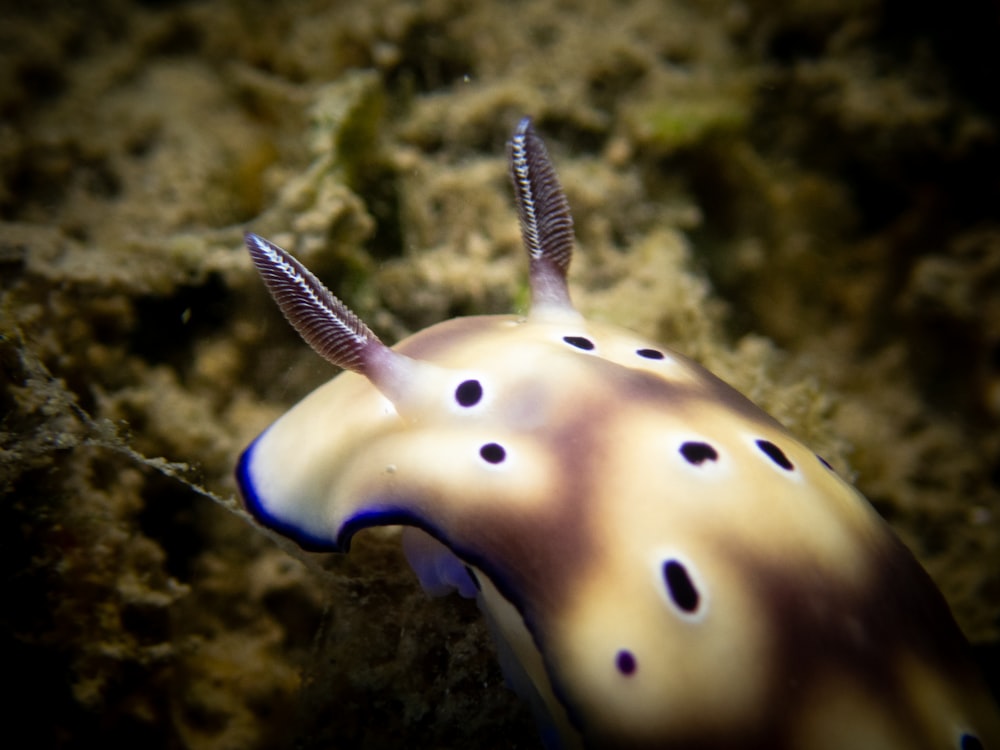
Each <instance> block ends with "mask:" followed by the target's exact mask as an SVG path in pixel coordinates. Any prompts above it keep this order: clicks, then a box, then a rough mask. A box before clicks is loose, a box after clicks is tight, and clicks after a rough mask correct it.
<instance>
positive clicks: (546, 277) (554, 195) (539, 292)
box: [507, 117, 573, 310]
mask: <svg viewBox="0 0 1000 750" xmlns="http://www.w3.org/2000/svg"><path fill="white" fill-rule="evenodd" d="M507 155H508V157H509V158H510V176H511V180H512V181H513V183H514V196H515V198H516V199H517V214H518V217H519V218H520V220H521V237H522V238H523V239H524V246H525V249H527V251H528V256H529V257H530V259H531V270H530V274H531V297H532V305H533V309H535V308H537V307H556V308H563V309H570V310H571V309H572V308H573V305H572V303H571V302H570V299H569V289H568V287H567V285H566V273H567V271H568V270H569V262H570V259H571V258H572V255H573V217H572V215H571V214H570V211H569V202H568V201H567V200H566V194H565V193H563V189H562V185H560V184H559V178H558V177H556V171H555V168H554V167H553V166H552V161H551V160H550V159H549V154H548V151H546V150H545V144H544V143H543V142H542V139H541V138H539V137H538V136H537V135H535V131H534V129H533V128H532V127H531V119H530V118H528V117H525V118H524V119H522V120H521V122H519V123H518V125H517V129H516V130H515V131H514V137H513V138H511V140H510V143H509V144H508V147H507Z"/></svg>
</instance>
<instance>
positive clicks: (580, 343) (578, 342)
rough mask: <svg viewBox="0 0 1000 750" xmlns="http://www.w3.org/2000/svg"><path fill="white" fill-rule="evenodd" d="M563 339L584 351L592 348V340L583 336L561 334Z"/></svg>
mask: <svg viewBox="0 0 1000 750" xmlns="http://www.w3.org/2000/svg"><path fill="white" fill-rule="evenodd" d="M563 341H565V342H566V343H567V344H569V345H570V346H575V347H576V348H577V349H583V350H584V351H585V352H589V351H590V350H591V349H593V348H594V342H593V341H591V340H590V339H587V338H584V337H583V336H563Z"/></svg>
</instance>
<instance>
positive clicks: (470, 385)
mask: <svg viewBox="0 0 1000 750" xmlns="http://www.w3.org/2000/svg"><path fill="white" fill-rule="evenodd" d="M482 397H483V386H482V385H481V384H480V383H479V381H478V380H465V381H462V382H461V383H459V385H458V388H456V389H455V400H456V401H457V402H458V405H459V406H475V405H476V404H478V403H479V400H480V399H481V398H482Z"/></svg>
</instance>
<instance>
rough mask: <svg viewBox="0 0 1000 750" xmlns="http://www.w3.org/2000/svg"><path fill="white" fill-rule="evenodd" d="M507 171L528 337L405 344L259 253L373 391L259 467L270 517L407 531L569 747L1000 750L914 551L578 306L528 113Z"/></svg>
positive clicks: (683, 364)
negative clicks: (467, 601) (475, 608)
mask: <svg viewBox="0 0 1000 750" xmlns="http://www.w3.org/2000/svg"><path fill="white" fill-rule="evenodd" d="M508 151H509V159H510V167H511V176H512V180H513V184H514V191H515V195H516V202H517V209H518V213H519V217H520V223H521V230H522V236H523V240H524V244H525V247H526V249H527V254H528V259H529V265H530V287H531V309H530V312H529V313H528V314H527V315H526V316H524V317H520V316H514V315H490V316H478V317H466V318H457V319H454V320H449V321H446V322H443V323H439V324H436V325H433V326H431V327H429V328H427V329H425V330H423V331H420V332H419V333H416V334H414V335H413V336H410V337H409V338H407V339H405V340H404V341H401V342H400V343H398V344H397V345H396V346H394V347H392V348H390V347H388V346H386V345H384V344H383V343H382V342H381V341H380V340H379V339H378V338H377V337H376V336H375V334H373V333H372V332H371V331H370V330H369V329H368V327H367V326H366V325H365V324H364V323H363V322H362V321H361V320H360V319H359V318H358V317H357V316H356V315H355V314H354V313H352V312H351V311H350V310H349V309H348V308H347V307H346V306H345V305H344V304H343V303H342V302H341V301H340V300H338V299H337V298H336V297H334V296H333V294H331V293H330V292H329V291H328V290H327V289H326V287H324V286H323V285H322V284H321V283H320V282H319V281H318V280H317V279H316V277H315V276H313V275H312V274H311V273H310V272H309V271H308V270H307V269H306V268H305V267H304V266H302V265H301V264H300V263H299V262H298V261H297V260H296V259H295V258H294V257H292V256H291V255H290V254H289V253H287V252H285V251H284V250H282V249H281V248H279V247H277V246H275V245H273V244H272V243H270V242H268V241H267V240H265V239H262V238H261V237H258V236H256V235H254V234H247V235H246V245H247V248H248V249H249V251H250V255H251V256H252V258H253V262H254V264H255V266H256V268H257V270H258V271H259V272H260V275H261V276H262V277H263V280H264V282H265V284H266V285H267V288H268V289H269V290H270V292H271V294H272V295H273V297H274V299H275V301H276V302H277V303H278V306H279V307H280V308H281V310H282V312H283V313H284V314H285V316H286V317H287V318H288V320H289V321H290V322H291V324H292V325H293V326H294V327H295V328H296V330H298V332H299V333H300V334H301V335H302V337H303V338H304V339H305V340H306V341H307V342H308V343H309V345H310V346H312V347H313V349H315V350H316V351H317V352H318V353H319V354H320V355H321V356H323V357H325V358H326V359H327V360H329V361H330V362H332V363H333V364H334V365H336V366H338V367H341V368H344V369H345V370H346V371H347V372H343V373H341V374H339V375H337V376H336V377H334V378H333V379H332V380H331V381H330V382H328V383H327V384H325V385H323V386H321V387H320V388H318V389H317V390H316V391H314V392H313V393H312V394H310V395H309V396H307V397H306V398H305V399H304V400H303V401H301V402H300V403H299V404H298V405H296V406H295V407H293V408H292V409H291V411H289V412H288V413H286V414H285V415H284V416H282V417H281V418H280V419H278V421H277V422H275V423H274V424H273V425H271V426H270V427H269V428H268V429H267V430H265V431H264V432H263V433H262V434H261V435H260V436H259V437H258V438H257V439H256V440H255V441H254V442H253V443H252V444H251V445H250V446H249V447H248V448H247V449H246V451H245V452H244V453H243V455H242V457H241V459H240V461H239V466H238V469H237V478H238V482H239V486H240V490H241V492H242V495H243V498H244V501H245V504H246V507H247V508H248V510H249V512H250V513H251V514H252V515H253V516H254V517H255V518H256V519H257V521H259V522H260V523H261V524H263V525H264V526H266V527H268V528H270V529H272V530H274V531H276V532H278V533H280V534H282V535H285V536H287V537H289V538H291V539H292V540H294V541H295V542H297V543H298V544H299V545H300V546H301V547H303V548H305V549H308V550H333V551H341V552H347V551H348V548H349V546H350V543H351V537H352V536H353V535H354V534H355V533H356V532H357V531H358V530H360V529H363V528H366V527H371V526H379V525H397V524H400V525H403V526H404V527H406V528H405V529H404V533H403V546H404V552H405V554H406V556H407V559H408V560H409V562H410V564H411V566H412V567H413V569H414V570H415V572H416V573H417V575H418V577H419V578H420V580H421V583H422V584H423V585H424V587H425V588H426V589H427V590H428V591H430V592H431V593H435V594H441V593H447V592H451V591H457V592H458V593H460V594H462V595H464V596H468V597H475V598H476V599H477V600H478V602H479V605H480V608H481V610H482V612H483V613H484V616H485V618H486V620H487V622H488V624H489V626H490V629H491V631H492V633H493V635H494V637H495V640H496V642H497V648H498V652H499V654H500V658H501V663H502V665H503V667H504V671H505V674H506V677H507V680H508V682H509V683H510V684H511V686H512V687H513V688H514V689H515V690H517V691H518V693H520V694H521V695H522V696H523V697H525V698H526V699H527V700H528V701H529V703H530V705H531V708H532V710H533V711H534V713H535V715H536V717H537V719H538V721H539V724H540V727H541V731H542V736H543V739H544V741H545V742H546V744H547V745H548V746H550V747H565V748H574V747H594V748H603V747H607V748H629V747H642V748H654V747H656V748H672V749H680V748H686V749H693V748H699V749H707V748H770V749H776V748H787V749H791V748H799V749H802V750H823V749H827V748H829V749H830V750H843V749H844V748H927V749H928V750H931V749H932V748H933V749H935V750H946V749H947V750H974V749H976V748H993V749H994V750H1000V718H998V714H997V710H996V704H995V703H994V701H993V698H992V697H991V695H990V693H989V690H988V689H987V687H986V686H985V683H984V682H983V680H982V678H981V677H980V676H979V675H978V674H977V668H976V666H975V665H974V664H973V662H972V660H971V657H970V656H969V649H968V646H967V644H966V642H965V640H964V638H963V636H962V634H961V632H960V631H959V629H958V627H957V625H956V623H955V621H954V619H953V617H952V615H951V613H950V611H949V609H948V606H947V605H946V603H945V601H944V599H943V597H942V596H941V594H940V593H939V592H938V590H937V589H936V588H935V586H934V584H933V583H932V582H931V580H930V578H929V576H928V575H927V574H926V573H925V572H924V570H923V569H922V568H921V566H920V565H919V563H918V562H917V561H916V559H915V558H914V557H913V555H912V554H911V553H910V552H909V551H908V550H907V549H906V548H905V547H904V546H903V544H902V543H901V542H900V541H899V540H898V539H897V538H896V536H895V535H894V534H893V533H892V532H891V531H890V530H889V528H888V526H887V525H886V524H885V523H884V522H883V520H882V519H881V518H880V517H879V516H878V515H877V513H876V512H875V511H874V510H873V509H872V507H871V506H870V505H869V504H868V502H867V501H866V500H865V499H864V498H863V497H862V496H861V495H860V494H859V493H858V492H857V491H856V490H855V489H853V488H852V487H851V486H850V485H849V484H848V483H846V482H845V481H843V480H842V479H840V478H839V477H838V476H837V474H836V473H834V471H833V470H832V469H831V467H830V466H829V465H828V464H827V463H826V462H824V461H823V459H821V458H819V457H818V456H817V455H815V454H814V453H813V452H812V451H810V450H809V449H808V448H807V447H806V446H805V445H803V444H802V443H800V442H799V441H798V440H796V439H795V438H794V437H792V436H791V435H790V434H789V433H788V432H787V431H786V430H785V429H784V428H783V427H782V426H781V425H780V424H779V423H778V422H776V421H775V420H774V419H773V418H771V417H770V416H768V415H767V414H765V413H764V412H763V411H761V410H760V409H759V408H757V407H756V406H755V405H754V404H753V403H751V402H750V401H749V400H747V399H746V398H745V397H744V396H742V395H741V394H740V393H738V392H737V391H736V390H734V389H733V388H731V387H730V386H728V385H726V384H725V383H724V382H722V381H721V380H719V379H718V378H716V377H715V376H714V375H712V374H711V373H710V372H708V371H707V370H705V369H704V368H702V367H701V366H699V365H698V364H696V363H695V362H693V361H691V360H690V359H687V358H686V357H684V356H682V355H681V354H679V353H677V352H674V351H672V350H670V349H668V348H666V347H664V346H660V345H658V344H656V343H653V342H650V341H646V340H643V339H642V338H641V337H639V336H638V335H636V334H633V333H630V332H629V331H627V330H623V329H620V328H617V327H613V326H610V325H606V324H603V323H598V322H594V321H591V320H587V319H585V318H584V317H583V316H582V315H581V314H580V313H579V312H577V310H576V309H574V307H573V306H572V304H571V302H570V294H569V290H568V285H567V280H566V276H567V269H568V267H569V263H570V256H571V252H572V246H573V223H572V219H571V216H570V212H569V205H568V203H567V201H566V198H565V195H564V193H563V190H562V187H561V186H560V184H559V181H558V179H557V177H556V174H555V170H554V169H553V166H552V164H551V161H550V159H549V156H548V154H547V152H546V149H545V146H544V144H543V142H542V140H541V139H540V138H539V137H538V136H537V135H536V134H535V132H534V131H533V129H532V126H531V123H530V121H529V120H528V119H524V120H522V121H521V122H520V124H519V125H518V126H517V129H516V131H515V132H514V135H513V137H512V139H511V141H510V143H509V147H508Z"/></svg>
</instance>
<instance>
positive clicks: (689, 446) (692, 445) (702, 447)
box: [681, 440, 719, 466]
mask: <svg viewBox="0 0 1000 750" xmlns="http://www.w3.org/2000/svg"><path fill="white" fill-rule="evenodd" d="M681 455H682V456H684V460H685V461H687V462H688V463H689V464H691V465H692V466H701V465H702V464H703V463H705V461H715V460H717V459H718V458H719V452H718V451H717V450H715V448H713V447H712V446H711V445H709V444H708V443H699V442H695V441H693V440H692V441H688V442H686V443H684V444H683V445H682V446H681Z"/></svg>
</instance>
